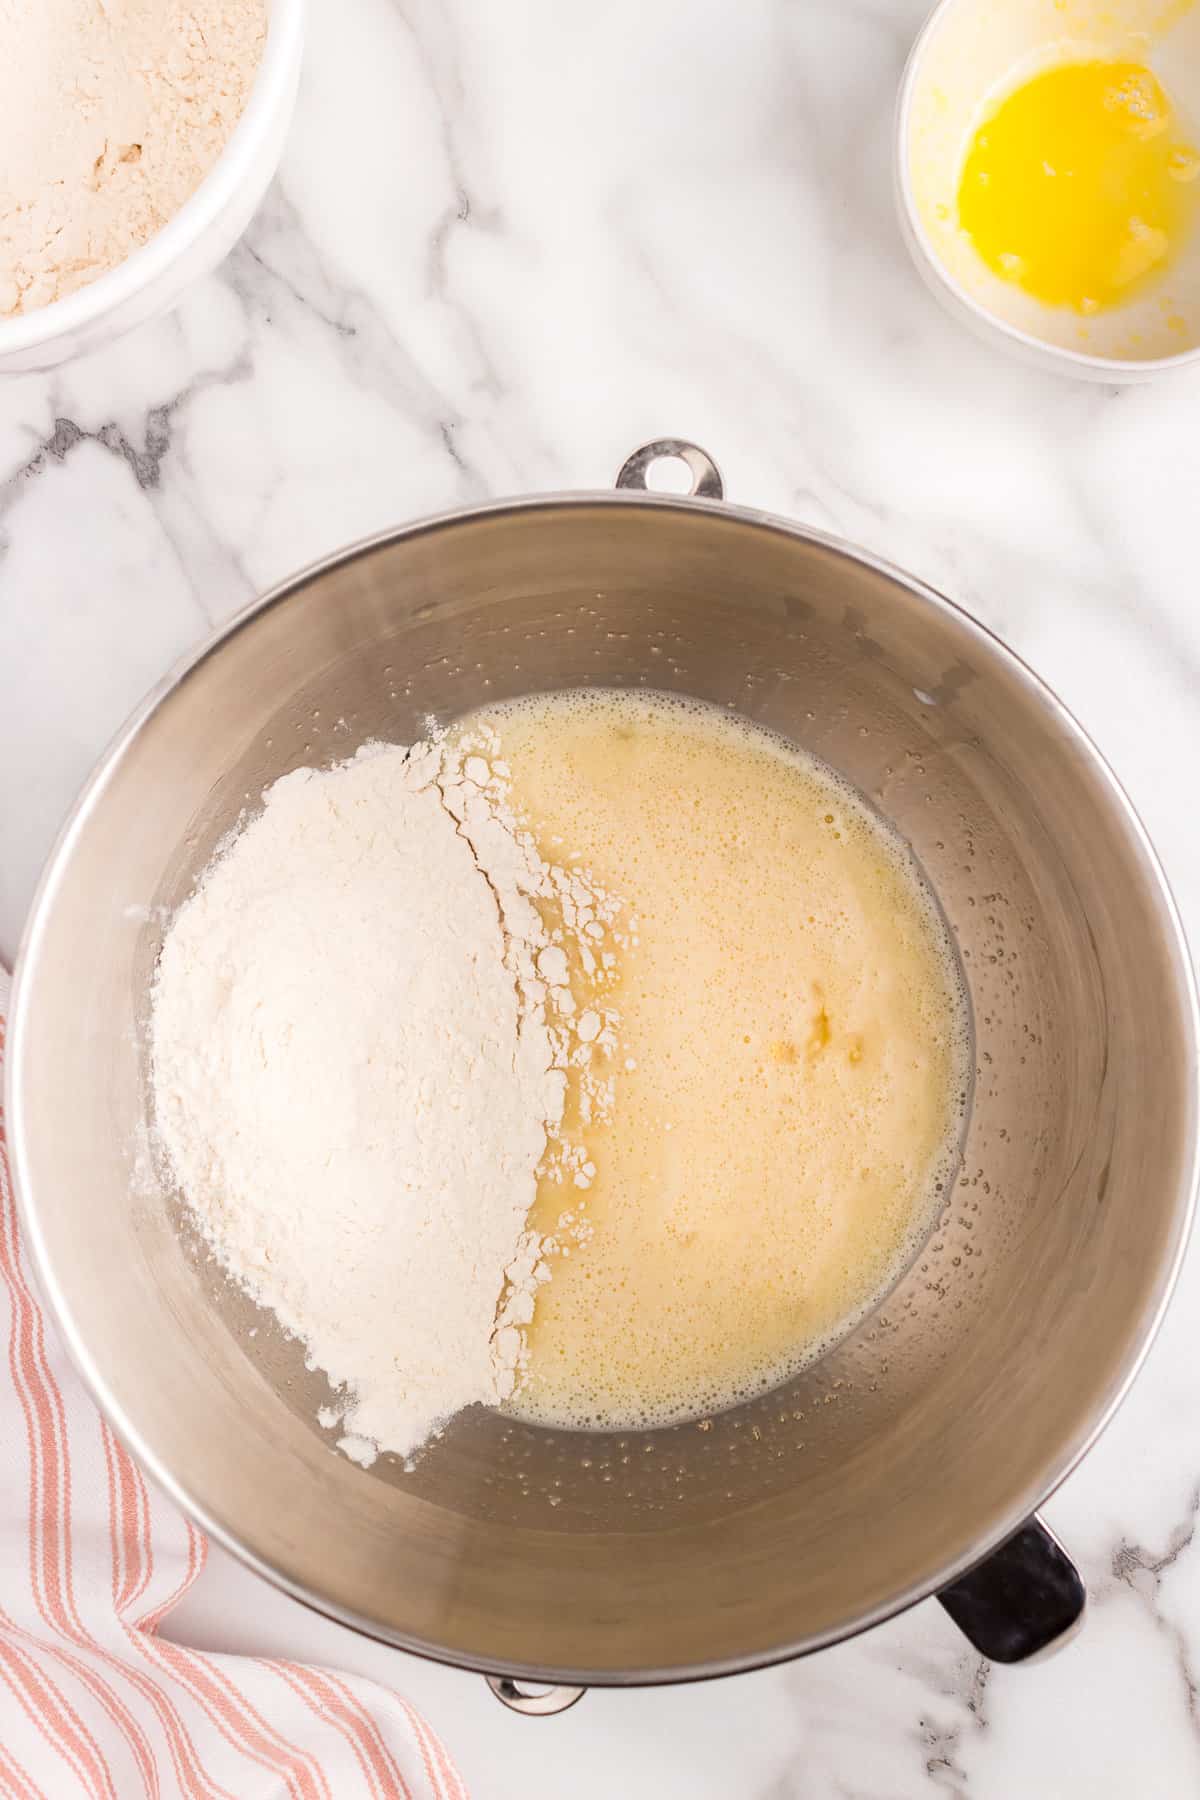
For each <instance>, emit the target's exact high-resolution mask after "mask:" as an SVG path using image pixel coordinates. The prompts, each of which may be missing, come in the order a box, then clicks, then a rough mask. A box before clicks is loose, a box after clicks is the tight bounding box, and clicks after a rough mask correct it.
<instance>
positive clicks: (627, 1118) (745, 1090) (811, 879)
mask: <svg viewBox="0 0 1200 1800" xmlns="http://www.w3.org/2000/svg"><path fill="white" fill-rule="evenodd" d="M474 717H475V720H479V719H483V720H486V722H487V723H488V724H489V725H490V726H492V728H493V729H495V730H496V731H497V732H498V734H499V744H500V748H499V751H498V752H497V754H499V755H501V756H502V757H503V758H504V760H505V762H506V763H507V765H508V766H509V767H510V768H511V771H512V802H513V805H514V807H515V808H516V809H517V810H518V812H519V813H520V814H521V815H522V816H523V817H524V819H525V821H526V822H527V824H528V825H529V827H530V828H531V829H532V831H533V833H534V835H535V837H536V839H537V841H538V844H539V847H540V849H541V852H542V855H543V856H544V857H545V858H546V859H547V860H550V861H554V862H558V863H567V862H569V861H570V860H571V859H572V858H574V859H575V861H576V863H577V865H578V866H580V867H583V868H586V869H587V870H588V871H590V872H591V873H592V874H593V875H594V877H595V879H596V880H597V881H599V882H600V883H601V884H602V885H603V887H604V888H605V889H607V890H608V891H609V892H611V893H614V894H617V895H620V896H621V897H622V898H623V900H624V901H625V902H626V903H627V904H628V906H629V908H630V910H631V912H632V914H634V915H635V916H636V924H635V925H633V926H632V927H631V929H630V933H629V934H628V935H627V936H626V941H625V947H624V948H623V950H622V951H621V953H620V957H619V967H618V969H617V970H616V971H615V975H616V979H615V981H614V982H613V983H612V985H611V987H610V989H609V991H608V995H607V1000H608V1003H609V1004H613V1005H615V1006H616V1007H617V1008H618V1010H619V1013H620V1025H619V1028H618V1035H619V1043H618V1047H617V1050H616V1052H615V1053H614V1054H613V1057H612V1062H613V1067H614V1073H615V1101H614V1105H613V1108H612V1113H611V1117H610V1119H609V1120H608V1122H607V1123H606V1124H603V1125H600V1126H593V1127H591V1128H589V1129H587V1130H586V1131H585V1141H586V1146H587V1151H588V1155H589V1156H590V1158H591V1161H592V1163H593V1164H594V1167H595V1176H594V1179H593V1181H592V1184H591V1186H590V1187H589V1188H588V1189H587V1190H586V1191H584V1192H580V1191H578V1190H575V1189H573V1188H564V1186H562V1185H560V1184H558V1183H555V1182H553V1181H550V1180H544V1181H543V1182H542V1184H541V1187H540V1190H539V1196H538V1201H537V1204H536V1207H535V1210H534V1214H533V1217H532V1221H531V1222H532V1224H533V1225H534V1226H535V1227H536V1228H537V1229H538V1230H540V1231H542V1232H544V1233H549V1234H551V1235H554V1234H556V1233H557V1234H558V1235H559V1239H560V1242H561V1243H562V1244H564V1245H565V1246H567V1253H566V1254H563V1253H561V1252H560V1253H559V1254H558V1255H556V1256H554V1257H553V1258H552V1259H551V1260H552V1268H553V1274H552V1277H551V1279H550V1280H549V1281H548V1282H547V1284H546V1285H545V1286H544V1287H543V1288H542V1289H540V1290H539V1294H538V1299H537V1306H536V1311H535V1315H534V1320H533V1324H532V1326H531V1328H530V1334H529V1349H530V1365H529V1373H528V1376H527V1379H526V1381H525V1383H524V1385H523V1386H522V1388H521V1389H520V1390H519V1392H518V1394H517V1396H516V1398H515V1400H514V1402H513V1403H512V1410H514V1411H516V1412H518V1413H520V1414H521V1415H522V1416H524V1417H526V1418H529V1419H533V1420H536V1421H541V1422H543V1423H547V1424H556V1425H567V1426H577V1427H606V1428H616V1429H620V1428H624V1427H632V1426H638V1425H651V1424H662V1423H667V1422H670V1421H673V1420H678V1419H684V1418H689V1417H696V1416H700V1415H703V1414H705V1413H706V1412H709V1411H713V1410H716V1409H718V1408H720V1407H723V1406H727V1405H730V1404H732V1403H733V1402H735V1401H736V1400H738V1399H740V1398H742V1397H745V1396H748V1395H751V1394H753V1393H756V1392H759V1391H762V1390H764V1389H766V1388H768V1387H771V1386H773V1385H774V1384H775V1383H776V1382H778V1381H779V1380H781V1379H783V1378H784V1377H785V1376H786V1375H788V1374H789V1373H791V1372H792V1371H793V1370H795V1369H796V1368H798V1367H800V1366H802V1365H803V1364H804V1363H805V1362H807V1361H809V1360H811V1359H812V1358H813V1357H814V1356H815V1355H817V1354H819V1353H820V1352H821V1351H822V1350H823V1349H825V1348H827V1347H828V1345H829V1344H830V1343H832V1342H834V1341H835V1340H836V1339H837V1338H838V1337H839V1336H841V1335H842V1334H843V1333H844V1331H845V1330H846V1329H848V1327H849V1326H850V1325H852V1324H853V1323H854V1322H856V1321H857V1320H858V1319H859V1318H860V1317H861V1316H862V1315H863V1313H864V1312H865V1311H867V1310H868V1309H869V1308H870V1307H871V1306H872V1304H874V1303H875V1302H877V1301H878V1299H879V1298H880V1297H881V1295H882V1294H883V1293H884V1292H886V1290H887V1289H888V1287H889V1286H890V1285H891V1284H892V1283H893V1281H894V1280H895V1279H896V1278H897V1276H898V1275H899V1274H900V1273H901V1272H902V1270H903V1268H904V1267H905V1266H906V1264H907V1262H908V1261H909V1260H910V1259H911V1257H912V1255H913V1254H914V1253H915V1252H916V1250H917V1249H918V1248H919V1245H920V1243H921V1241H922V1240H923V1238H924V1236H925V1234H926V1232H927V1230H928V1228H929V1226H930V1224H931V1222H932V1218H933V1216H934V1215H935V1214H936V1210H937V1205H938V1200H937V1190H938V1187H939V1184H941V1183H943V1182H945V1181H946V1180H947V1179H948V1178H949V1177H950V1174H951V1172H952V1168H953V1163H954V1158H955V1155H956V1152H957V1146H958V1139H959V1134H960V1131H961V1127H962V1120H963V1109H964V1105H965V1094H966V1090H967V1085H968V1074H967V1071H968V1052H969V1029H968V1023H967V1007H966V1001H965V998H964V991H963V987H962V984H961V979H960V975H959V971H958V963H957V959H956V957H955V955H954V952H953V950H952V949H951V946H950V941H949V937H948V933H947V930H946V927H945V925H944V922H943V920H942V918H941V914H940V912H939V911H938V910H937V908H936V906H935V904H934V903H933V902H932V900H931V898H930V896H929V892H928V889H927V888H926V887H925V885H924V883H923V882H922V880H921V877H920V875H919V873H918V871H917V869H916V866H915V864H914V862H913V860H912V857H911V855H910V854H909V853H908V851H907V850H906V849H905V847H904V846H903V845H902V843H901V842H900V841H899V840H898V839H897V838H896V837H895V836H894V835H893V834H892V833H891V832H890V830H889V829H888V828H887V827H886V826H885V825H884V824H883V822H882V821H881V820H880V819H879V818H878V816H877V815H876V814H875V813H873V812H872V811H871V810H870V809H869V807H868V806H867V805H866V803H865V802H864V801H863V800H862V799H861V798H860V797H859V796H858V795H857V794H856V793H855V792H854V791H852V790H851V789H849V788H848V787H846V786H845V785H843V784H842V783H841V782H840V781H839V780H838V779H837V778H836V777H835V776H834V775H833V774H832V773H831V772H830V771H829V770H828V769H827V768H826V766H825V765H824V764H822V763H819V762H817V761H815V760H813V759H812V758H809V757H807V756H805V755H804V754H803V753H801V752H800V751H798V750H796V749H795V748H793V747H792V746H790V745H789V744H787V743H786V742H785V741H784V740H782V739H780V738H778V737H776V736H774V735H773V734H771V733H768V732H766V731H763V730H761V729H759V728H757V727H755V726H753V725H750V724H748V723H745V722H740V721H738V720H736V719H735V718H733V717H732V716H730V715H728V714H726V713H724V712H721V711H718V710H717V709H716V708H711V707H706V706H703V705H701V704H699V703H691V702H687V701H677V700H672V699H670V698H669V697H667V696H656V695H652V694H643V695H623V694H617V693H612V692H582V691H576V692H574V693H570V694H565V695H553V696H547V697H541V698H536V699H530V700H525V701H521V702H518V703H516V704H514V705H511V706H507V707H501V708H495V709H488V710H487V711H486V712H485V713H482V714H476V715H474ZM564 1214H570V1215H574V1217H575V1219H576V1220H583V1221H585V1231H584V1236H583V1241H582V1242H580V1241H578V1239H577V1238H576V1239H573V1238H572V1234H571V1232H570V1231H568V1232H566V1233H565V1234H564V1233H563V1232H562V1230H561V1227H560V1221H561V1219H562V1218H563V1216H564Z"/></svg>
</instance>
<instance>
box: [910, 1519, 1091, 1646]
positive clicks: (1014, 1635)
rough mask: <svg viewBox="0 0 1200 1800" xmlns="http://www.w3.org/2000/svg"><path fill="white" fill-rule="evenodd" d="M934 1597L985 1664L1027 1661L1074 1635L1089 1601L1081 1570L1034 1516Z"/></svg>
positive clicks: (1060, 1644)
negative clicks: (984, 1659) (967, 1572)
mask: <svg viewBox="0 0 1200 1800" xmlns="http://www.w3.org/2000/svg"><path fill="white" fill-rule="evenodd" d="M938 1599H939V1600H940V1601H941V1603H942V1605H943V1606H944V1607H945V1609H946V1611H947V1612H948V1613H949V1614H950V1617H951V1618H952V1619H953V1620H954V1623H955V1624H956V1625H957V1626H958V1629H959V1630H960V1631H961V1632H962V1633H963V1635H964V1636H965V1637H967V1638H969V1639H970V1641H971V1643H972V1644H973V1645H974V1646H975V1648H976V1650H978V1652H979V1654H980V1655H981V1656H986V1657H987V1659H988V1661H989V1662H999V1663H1017V1662H1026V1661H1028V1659H1029V1658H1030V1657H1033V1656H1040V1655H1041V1654H1043V1652H1047V1651H1050V1650H1057V1649H1059V1648H1060V1647H1061V1646H1062V1645H1063V1644H1065V1643H1067V1642H1068V1641H1069V1640H1070V1639H1071V1638H1072V1637H1073V1636H1074V1635H1075V1631H1076V1628H1077V1627H1078V1625H1079V1623H1080V1621H1081V1620H1082V1618H1083V1610H1084V1607H1085V1605H1086V1603H1087V1591H1086V1589H1085V1588H1084V1585H1083V1581H1082V1578H1081V1577H1080V1574H1079V1570H1078V1569H1077V1568H1076V1567H1075V1564H1074V1563H1073V1562H1072V1561H1071V1559H1070V1557H1069V1556H1068V1555H1067V1553H1066V1551H1065V1550H1064V1549H1063V1547H1062V1545H1061V1544H1060V1543H1059V1541H1058V1539H1057V1538H1056V1537H1055V1535H1054V1533H1053V1532H1052V1531H1051V1530H1050V1529H1049V1527H1048V1526H1046V1525H1043V1523H1042V1521H1041V1520H1040V1519H1039V1518H1037V1517H1036V1516H1035V1517H1034V1518H1032V1519H1030V1520H1029V1521H1028V1522H1027V1523H1026V1524H1024V1525H1022V1526H1021V1529H1020V1530H1019V1531H1015V1532H1014V1533H1013V1535H1012V1536H1011V1537H1010V1538H1009V1539H1008V1540H1007V1542H1005V1543H1003V1544H1001V1546H1000V1548H999V1549H998V1550H993V1551H992V1554H991V1555H990V1556H989V1557H988V1558H987V1561H986V1562H981V1563H979V1564H978V1565H977V1566H976V1567H975V1568H973V1569H972V1570H971V1571H970V1573H969V1574H967V1575H962V1576H960V1577H959V1579H958V1580H957V1581H953V1582H951V1584H950V1586H949V1587H945V1588H943V1589H942V1591H941V1593H940V1594H939V1595H938Z"/></svg>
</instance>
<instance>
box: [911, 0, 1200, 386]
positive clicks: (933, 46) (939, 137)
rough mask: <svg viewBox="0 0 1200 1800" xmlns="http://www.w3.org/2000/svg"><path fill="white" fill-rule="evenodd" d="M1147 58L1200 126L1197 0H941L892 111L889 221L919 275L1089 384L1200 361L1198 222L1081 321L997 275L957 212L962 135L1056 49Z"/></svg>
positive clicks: (1024, 350)
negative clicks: (1168, 259)
mask: <svg viewBox="0 0 1200 1800" xmlns="http://www.w3.org/2000/svg"><path fill="white" fill-rule="evenodd" d="M1089 56H1094V57H1097V58H1101V57H1129V58H1131V59H1133V60H1136V61H1138V62H1142V63H1145V64H1147V65H1148V66H1149V67H1150V68H1151V69H1152V70H1153V72H1154V73H1155V75H1157V76H1158V78H1159V80H1160V81H1161V82H1162V84H1163V86H1164V87H1165V89H1166V90H1167V93H1168V94H1169V96H1170V98H1171V100H1172V103H1173V105H1174V107H1175V109H1176V111H1177V112H1178V113H1179V115H1180V117H1181V118H1182V120H1183V122H1184V124H1185V126H1187V127H1188V128H1189V130H1190V131H1191V133H1192V135H1193V138H1195V137H1196V136H1197V134H1198V133H1200V4H1195V3H1192V0H941V4H940V5H938V6H936V7H935V8H934V10H933V12H932V13H931V14H930V17H929V19H928V21H927V22H926V24H925V27H924V29H923V30H922V32H921V35H920V36H919V38H918V39H917V42H916V44H915V45H914V47H913V51H912V55H911V56H910V58H909V62H908V67H907V69H906V70H905V74H904V80H903V82H902V84H901V88H900V99H899V105H898V108H897V117H896V190H897V203H898V206H899V211H900V223H901V227H902V229H903V232H904V236H905V239H906V241H907V243H908V246H909V249H910V250H911V252H912V255H913V258H914V260H915V262H916V264H917V267H918V269H919V270H920V271H921V274H922V275H923V276H924V277H925V280H926V281H927V282H928V284H929V286H930V287H931V288H932V290H933V292H934V293H935V294H936V295H937V297H938V299H939V300H941V301H942V303H943V304H944V305H945V306H946V307H947V309H948V310H949V311H950V312H951V313H953V314H954V316H955V317H956V318H958V319H960V320H962V322H963V323H965V324H966V325H968V326H970V327H971V328H972V329H973V330H974V331H976V332H977V333H978V334H981V335H983V336H984V337H986V338H988V339H990V340H991V341H993V342H998V343H1001V344H1004V345H1005V346H1006V347H1007V348H1008V349H1010V350H1012V351H1014V352H1015V353H1016V354H1018V355H1019V356H1021V357H1022V358H1023V359H1024V360H1025V361H1027V362H1033V363H1037V364H1039V365H1041V366H1042V367H1044V368H1051V369H1054V370H1056V371H1058V372H1059V373H1060V374H1067V375H1076V376H1081V377H1083V378H1084V379H1085V380H1089V381H1102V382H1128V381H1145V380H1148V379H1149V378H1151V377H1152V376H1155V375H1158V374H1161V373H1162V372H1163V371H1164V370H1167V369H1174V368H1178V367H1180V366H1181V365H1186V364H1188V363H1192V362H1195V361H1197V360H1198V359H1200V228H1198V229H1197V230H1196V231H1195V232H1194V233H1193V235H1192V237H1191V239H1190V240H1189V241H1188V242H1187V243H1186V244H1185V245H1184V246H1183V247H1182V250H1181V252H1180V254H1179V256H1178V257H1177V259H1176V260H1175V261H1174V262H1173V264H1172V265H1171V267H1170V269H1169V270H1168V271H1167V273H1166V274H1165V275H1164V276H1163V278H1162V280H1161V281H1159V282H1157V283H1155V284H1154V285H1153V286H1152V287H1149V288H1148V289H1147V290H1146V291H1145V292H1144V293H1142V294H1140V295H1139V296H1138V297H1137V298H1136V299H1133V300H1131V301H1130V302H1129V303H1128V305H1125V306H1122V307H1117V308H1114V309H1113V310H1112V311H1110V312H1107V313H1099V314H1096V315H1095V316H1094V317H1091V318H1083V317H1081V316H1080V315H1079V314H1077V313H1075V312H1073V311H1072V310H1070V309H1069V308H1067V307H1051V306H1046V305H1044V304H1043V303H1042V302H1041V301H1039V300H1036V299H1034V298H1033V297H1032V296H1031V295H1029V294H1026V293H1023V292H1022V291H1021V289H1020V288H1018V287H1016V286H1014V285H1012V284H1011V283H1009V282H1006V281H1002V280H1001V279H1000V277H999V276H997V275H995V274H994V273H993V272H992V270H991V269H989V268H988V267H987V265H986V264H985V263H984V261H983V259H982V258H981V257H980V256H979V255H978V254H977V253H976V251H975V249H974V247H973V245H972V244H971V242H970V240H969V238H968V237H967V236H966V234H965V233H964V232H963V231H962V229H961V227H960V226H959V223H958V184H959V179H960V176H961V172H962V164H963V158H964V156H965V153H966V149H967V145H968V144H969V142H970V139H971V136H972V134H973V132H974V130H975V127H976V125H977V124H978V122H979V119H980V116H981V114H982V112H983V111H984V109H985V108H986V107H987V106H988V104H989V103H990V102H991V101H993V100H994V99H995V98H996V97H997V96H998V94H1000V93H1003V92H1004V91H1005V90H1006V89H1007V88H1009V87H1011V86H1012V85H1014V83H1015V82H1016V81H1018V80H1020V78H1021V77H1022V75H1024V74H1033V73H1034V72H1035V71H1036V70H1037V69H1038V68H1039V67H1043V66H1046V65H1049V64H1051V63H1053V62H1055V61H1058V60H1060V59H1067V58H1074V57H1080V58H1086V57H1089Z"/></svg>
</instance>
